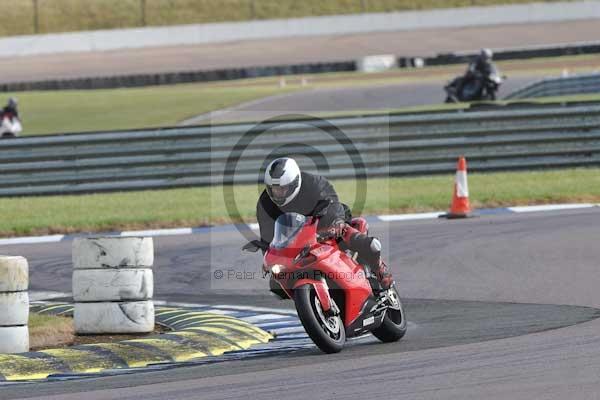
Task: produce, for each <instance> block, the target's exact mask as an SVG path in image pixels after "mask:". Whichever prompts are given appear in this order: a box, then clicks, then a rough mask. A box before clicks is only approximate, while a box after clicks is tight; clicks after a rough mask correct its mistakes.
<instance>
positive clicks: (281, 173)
mask: <svg viewBox="0 0 600 400" xmlns="http://www.w3.org/2000/svg"><path fill="white" fill-rule="evenodd" d="M265 185H266V186H267V194H268V195H269V197H270V198H271V200H273V203H275V204H276V205H277V206H279V207H282V206H285V205H286V204H289V202H291V201H292V200H294V198H296V196H297V195H298V192H300V186H301V185H302V175H301V174H300V168H299V167H298V164H297V163H296V161H294V160H293V159H292V158H288V157H282V158H277V159H275V160H273V161H272V162H271V163H270V164H269V165H268V166H267V170H266V171H265Z"/></svg>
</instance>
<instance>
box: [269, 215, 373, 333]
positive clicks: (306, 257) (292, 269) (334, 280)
mask: <svg viewBox="0 0 600 400" xmlns="http://www.w3.org/2000/svg"><path fill="white" fill-rule="evenodd" d="M316 222H317V221H316V220H315V219H309V220H308V221H307V222H306V223H305V225H304V226H303V227H302V229H301V230H300V231H299V232H298V233H297V235H296V237H295V238H294V239H293V240H291V241H290V243H289V244H288V245H287V246H286V247H285V248H280V249H278V248H274V247H271V248H269V250H268V251H267V252H266V254H265V257H264V263H265V268H266V269H267V270H271V268H272V267H273V266H274V265H278V266H279V267H280V268H281V269H280V272H279V273H278V274H275V273H273V278H274V279H275V280H276V281H277V282H278V283H279V285H280V286H281V287H282V288H283V290H285V291H286V293H287V294H288V295H289V296H290V297H291V298H293V289H294V288H295V287H298V286H299V285H300V284H312V285H313V286H315V291H316V292H317V295H318V297H319V300H320V301H321V304H322V306H323V309H324V310H325V311H327V310H328V309H329V293H328V291H327V290H326V286H325V285H324V283H323V282H322V281H321V279H319V278H325V279H326V281H327V282H328V286H329V288H331V287H332V286H336V287H338V288H340V289H342V290H343V291H344V294H345V299H346V302H345V303H346V304H345V309H344V311H345V312H344V325H345V326H346V327H348V326H349V325H350V324H351V323H352V322H353V321H354V320H356V318H357V317H359V315H360V313H361V310H362V308H363V305H364V304H365V302H366V301H367V300H368V298H369V297H370V296H371V295H372V289H371V286H370V284H369V282H368V281H367V279H366V277H365V273H364V270H363V267H362V266H360V265H359V264H358V263H356V262H355V261H354V260H352V259H351V258H350V257H349V256H348V255H347V254H346V253H345V252H343V251H341V250H340V249H339V247H338V244H337V242H336V241H335V240H328V241H326V242H322V243H318V242H317V240H316V229H317V223H316ZM307 246H308V249H306V247H307ZM307 250H308V251H307ZM314 271H317V273H316V274H315V273H313V272H314ZM322 297H326V299H324V298H322Z"/></svg>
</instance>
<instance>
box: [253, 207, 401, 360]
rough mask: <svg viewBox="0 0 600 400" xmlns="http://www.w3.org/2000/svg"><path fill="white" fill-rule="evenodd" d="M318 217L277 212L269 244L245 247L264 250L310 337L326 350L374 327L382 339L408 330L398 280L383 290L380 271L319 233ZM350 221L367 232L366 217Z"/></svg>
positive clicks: (277, 285)
mask: <svg viewBox="0 0 600 400" xmlns="http://www.w3.org/2000/svg"><path fill="white" fill-rule="evenodd" d="M318 221H319V217H305V216H303V215H300V214H296V213H287V214H283V215H281V216H280V217H279V218H277V220H276V222H275V234H274V237H273V241H272V242H271V243H270V245H269V244H266V243H264V242H261V241H259V240H254V241H252V242H250V243H248V244H246V245H245V246H244V248H243V249H244V250H247V251H252V252H256V251H258V250H259V249H262V250H264V251H265V255H264V265H263V269H264V270H265V272H266V273H268V274H270V284H271V288H272V291H274V292H275V293H278V294H279V295H280V297H282V298H288V299H293V300H294V303H295V305H296V310H297V312H298V317H299V318H300V321H301V322H302V325H303V326H304V329H305V330H306V333H308V336H310V338H311V339H312V341H313V342H314V343H315V344H316V345H317V346H318V347H319V348H320V349H321V350H322V351H323V352H325V353H337V352H339V351H341V350H342V348H343V347H344V343H345V341H346V338H347V337H356V336H360V335H363V334H365V333H367V332H371V333H372V334H373V335H374V336H375V337H377V338H378V339H379V340H381V341H382V342H395V341H397V340H399V339H401V338H402V337H403V336H404V335H405V333H406V316H405V314H404V309H403V307H402V303H401V301H400V296H399V294H398V290H397V289H396V285H395V284H394V285H393V286H392V287H391V288H390V289H388V290H381V287H380V286H379V283H378V281H377V279H376V277H375V276H374V275H373V274H372V273H371V271H370V269H369V268H368V267H366V266H363V265H361V264H359V263H358V262H357V261H356V258H357V256H356V254H351V253H350V252H349V251H344V250H342V249H340V246H339V244H338V242H337V241H336V240H335V239H334V238H322V237H319V235H318V234H317V225H318ZM352 226H353V227H354V228H356V229H358V230H359V231H361V232H362V233H365V234H366V233H367V231H368V226H367V223H366V221H365V220H364V219H363V218H355V219H353V220H352Z"/></svg>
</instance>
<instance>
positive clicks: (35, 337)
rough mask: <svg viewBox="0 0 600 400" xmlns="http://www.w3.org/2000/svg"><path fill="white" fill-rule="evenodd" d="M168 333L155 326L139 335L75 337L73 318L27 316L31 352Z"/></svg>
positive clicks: (165, 329) (47, 315)
mask: <svg viewBox="0 0 600 400" xmlns="http://www.w3.org/2000/svg"><path fill="white" fill-rule="evenodd" d="M167 331H169V329H168V328H165V327H163V326H161V325H156V326H155V329H154V332H151V333H139V334H135V333H134V334H105V335H82V336H78V335H75V329H74V327H73V318H68V317H62V316H59V315H49V314H36V313H30V314H29V347H30V348H31V350H32V351H36V350H41V349H48V348H59V347H67V346H76V345H81V344H93V343H112V342H117V341H120V340H129V339H136V338H144V337H147V336H149V335H153V334H156V333H164V332H167Z"/></svg>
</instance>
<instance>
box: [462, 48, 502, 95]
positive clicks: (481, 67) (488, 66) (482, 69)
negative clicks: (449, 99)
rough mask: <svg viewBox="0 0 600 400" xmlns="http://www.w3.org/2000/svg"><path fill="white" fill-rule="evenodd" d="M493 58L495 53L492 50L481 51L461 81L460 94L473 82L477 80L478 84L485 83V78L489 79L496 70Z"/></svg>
mask: <svg viewBox="0 0 600 400" xmlns="http://www.w3.org/2000/svg"><path fill="white" fill-rule="evenodd" d="M493 58H494V53H493V52H492V50H490V49H481V51H480V53H479V55H478V56H477V57H475V59H474V60H473V61H471V63H470V64H469V67H468V68H467V72H466V73H465V76H464V78H463V79H462V81H461V85H460V87H459V88H458V93H461V92H462V90H463V88H464V86H465V85H466V84H467V83H469V82H471V81H472V80H477V81H478V82H480V83H483V81H484V80H485V78H487V77H489V76H490V74H491V73H492V71H493V69H494V64H493V63H492V59H493Z"/></svg>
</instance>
